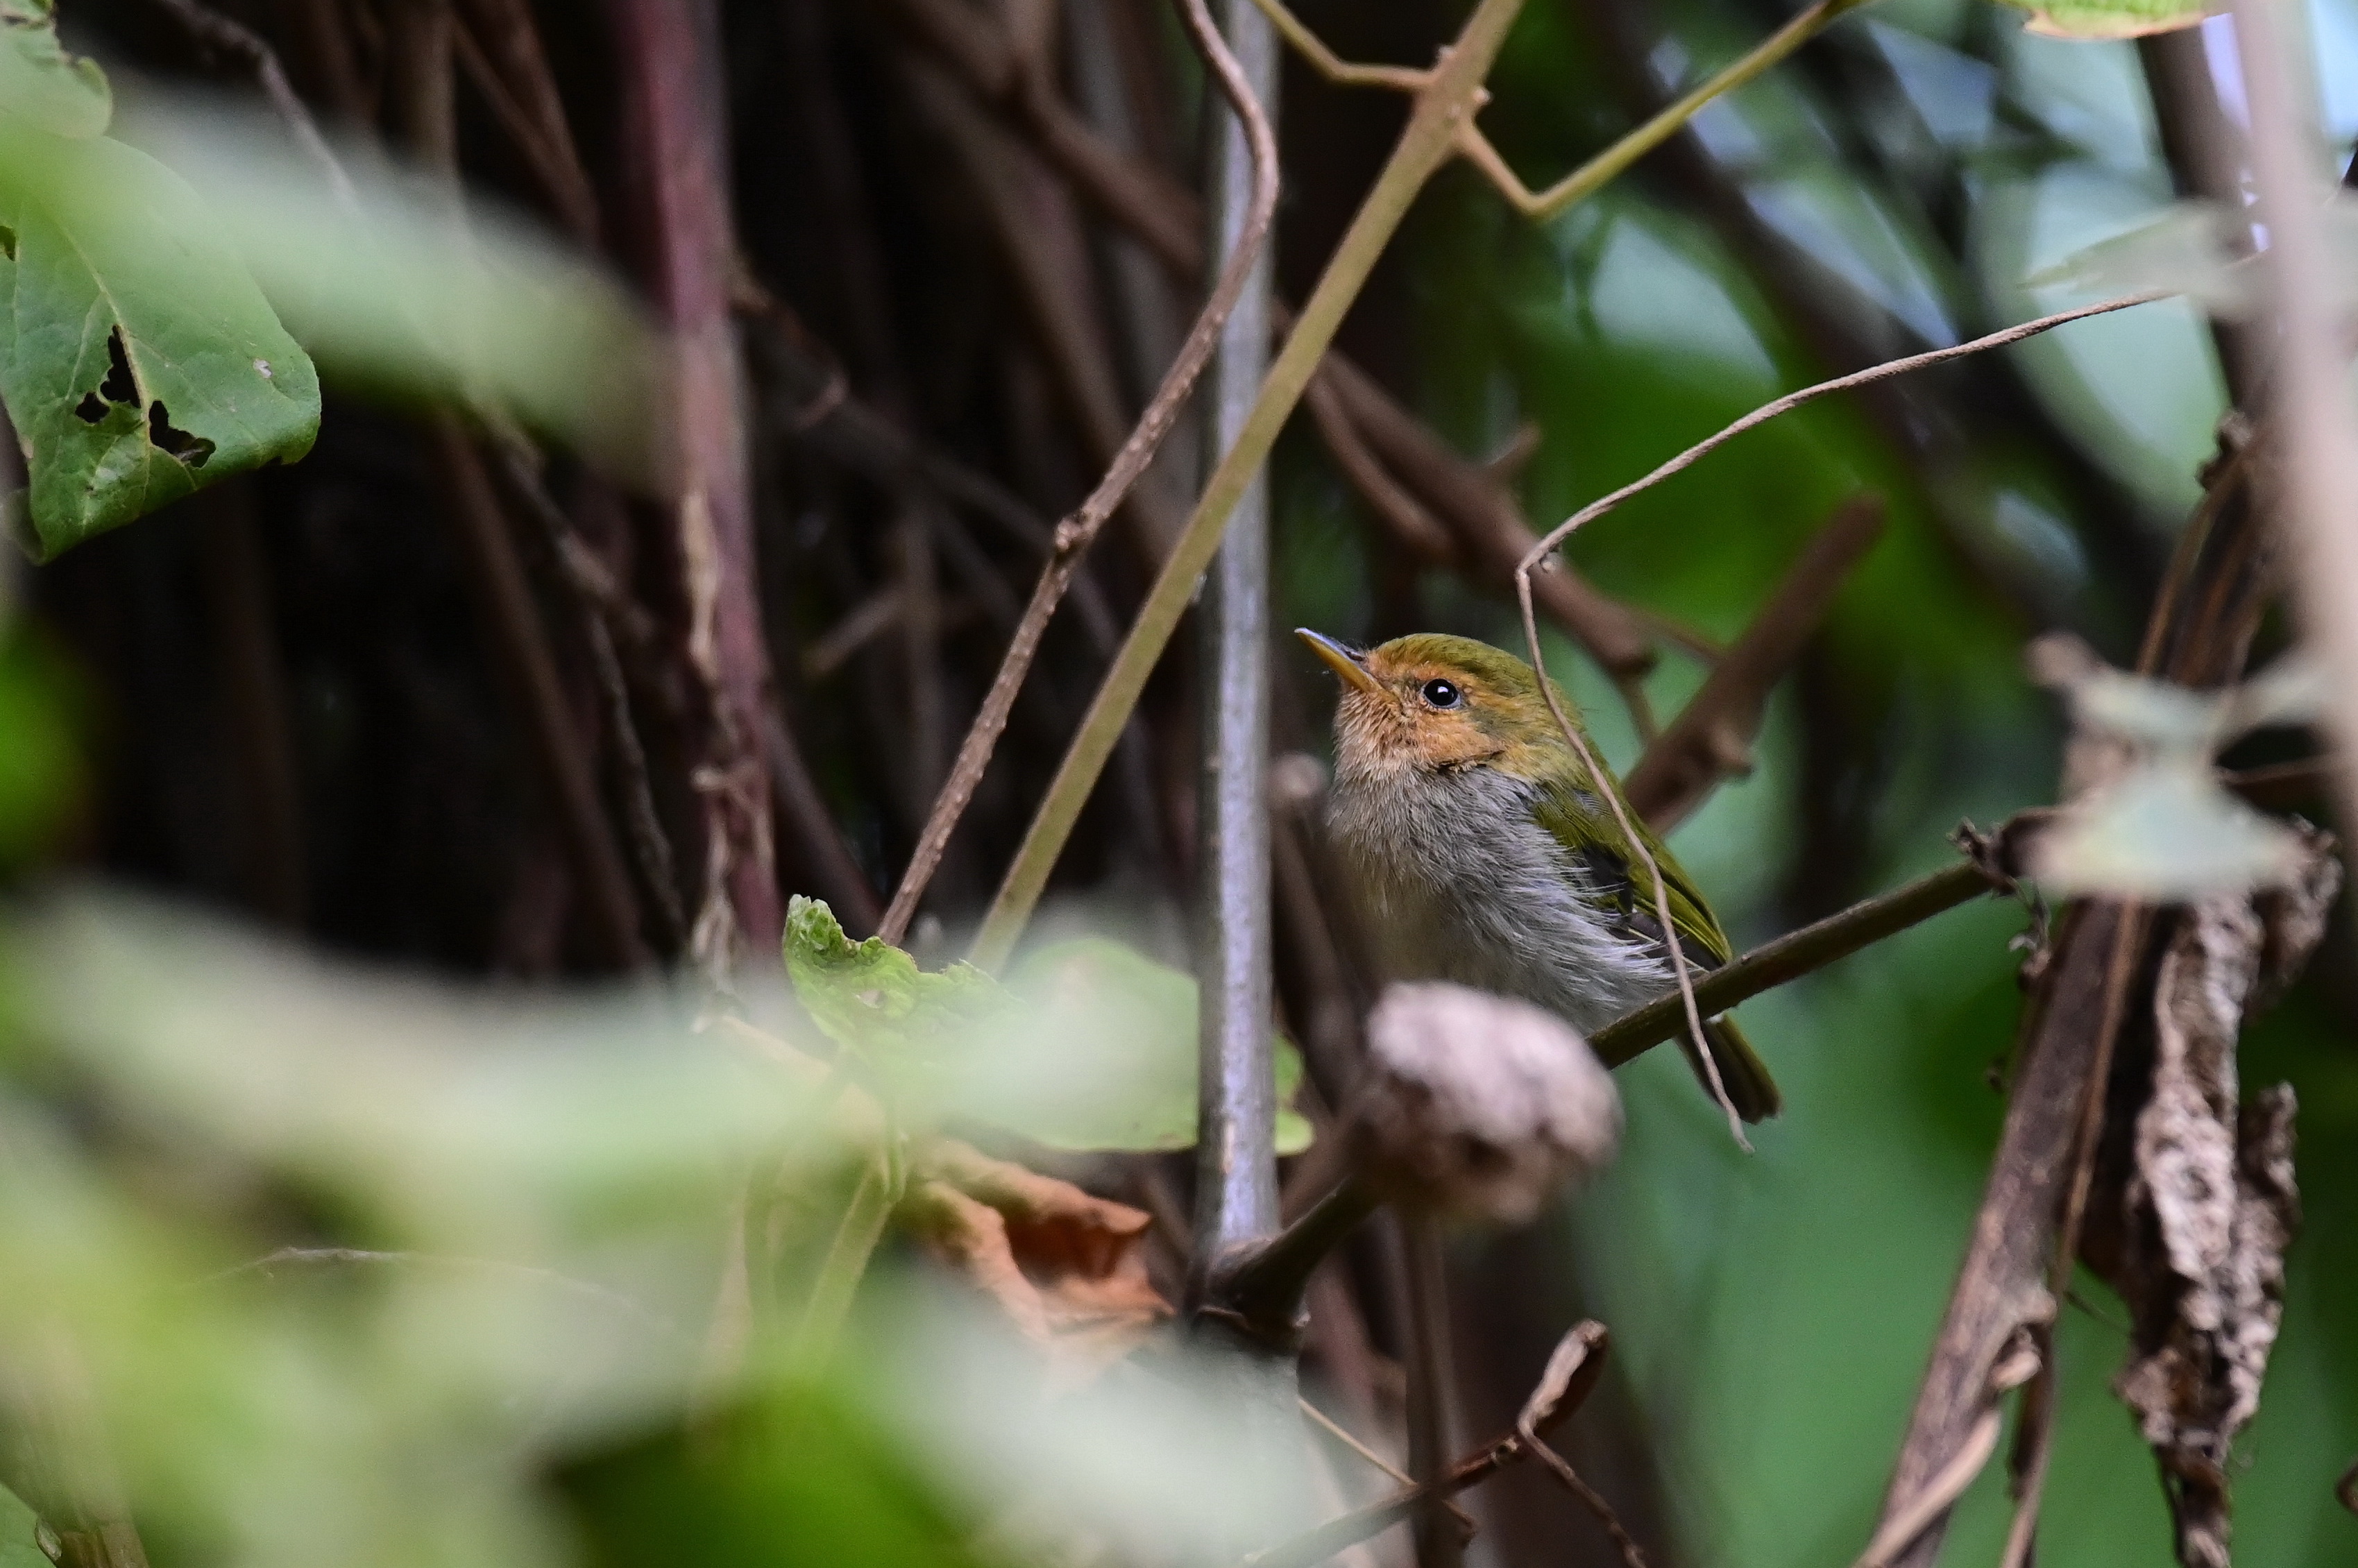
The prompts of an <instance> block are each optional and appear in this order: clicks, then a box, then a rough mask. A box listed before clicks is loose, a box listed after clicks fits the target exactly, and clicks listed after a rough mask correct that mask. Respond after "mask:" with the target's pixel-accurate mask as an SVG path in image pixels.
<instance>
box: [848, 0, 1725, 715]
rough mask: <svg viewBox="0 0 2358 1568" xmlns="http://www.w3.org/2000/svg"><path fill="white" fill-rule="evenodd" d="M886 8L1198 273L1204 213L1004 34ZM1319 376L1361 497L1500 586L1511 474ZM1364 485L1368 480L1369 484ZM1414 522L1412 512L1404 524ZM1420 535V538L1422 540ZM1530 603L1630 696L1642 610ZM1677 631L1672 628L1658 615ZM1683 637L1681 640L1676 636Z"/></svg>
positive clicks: (935, 9)
mask: <svg viewBox="0 0 2358 1568" xmlns="http://www.w3.org/2000/svg"><path fill="white" fill-rule="evenodd" d="M892 4H893V7H894V9H895V12H896V14H897V15H899V16H901V17H902V18H903V21H904V22H906V23H907V24H908V26H909V27H910V28H911V30H912V31H914V33H915V34H916V36H917V37H918V38H919V39H920V40H921V41H922V42H923V43H925V46H926V47H927V48H929V49H932V50H934V52H935V54H936V58H937V59H940V60H941V61H942V62H943V63H944V64H945V65H946V66H948V67H949V68H950V69H951V70H953V71H955V72H957V75H958V77H959V79H960V80H961V81H964V82H965V83H966V85H967V87H968V90H969V91H971V92H974V93H976V94H977V95H978V96H979V97H981V98H982V99H984V100H985V101H987V102H989V103H994V104H997V105H999V106H1001V108H1002V109H1003V110H1004V111H1006V112H1007V113H1009V114H1011V115H1012V116H1013V117H1014V118H1015V119H1016V120H1017V122H1018V123H1019V124H1022V126H1023V127H1024V128H1025V129H1026V130H1027V131H1029V132H1030V133H1031V135H1033V138H1034V140H1035V142H1036V144H1037V146H1038V147H1039V150H1040V152H1041V154H1042V156H1044V157H1046V158H1047V159H1048V160H1049V161H1050V162H1051V163H1053V164H1055V166H1056V168H1058V169H1059V170H1060V171H1061V172H1062V173H1063V174H1064V176H1065V178H1066V179H1067V180H1068V181H1070V182H1071V185H1072V188H1073V189H1074V191H1075V192H1076V194H1077V195H1079V196H1080V197H1081V198H1082V199H1083V200H1086V201H1087V202H1089V203H1090V204H1091V205H1093V206H1095V207H1096V208H1097V209H1098V211H1100V212H1101V213H1103V214H1104V215H1105V216H1106V217H1107V218H1108V219H1109V220H1110V221H1112V222H1115V223H1117V224H1119V225H1120V226H1121V227H1122V228H1124V229H1126V230H1128V231H1129V232H1130V233H1131V235H1132V236H1133V237H1135V238H1137V239H1138V240H1139V241H1141V243H1144V244H1145V245H1146V246H1147V248H1148V249H1150V250H1152V252H1153V253H1154V254H1155V255H1156V257H1157V258H1158V259H1159V260H1161V261H1162V263H1163V265H1164V266H1165V267H1167V268H1169V269H1170V271H1171V273H1172V276H1173V277H1174V279H1175V280H1176V281H1178V282H1179V283H1181V284H1182V285H1184V286H1187V287H1195V286H1196V285H1198V284H1199V283H1200V282H1201V280H1202V277H1203V273H1204V253H1203V245H1202V243H1201V241H1200V240H1199V238H1198V237H1197V236H1198V234H1199V233H1200V232H1201V229H1202V218H1201V213H1200V211H1199V207H1198V203H1197V202H1196V200H1195V193H1194V192H1192V191H1190V190H1189V189H1186V188H1185V187H1184V186H1183V185H1180V184H1179V183H1177V182H1176V181H1174V180H1173V179H1172V178H1169V177H1168V176H1167V175H1165V174H1163V171H1162V170H1161V169H1159V168H1155V167H1154V166H1153V165H1152V164H1150V163H1147V162H1145V161H1144V160H1142V159H1139V158H1135V157H1130V156H1129V155H1128V154H1126V153H1124V152H1123V151H1121V150H1120V148H1118V147H1115V146H1112V145H1110V144H1109V143H1108V142H1107V141H1106V140H1105V139H1104V138H1103V137H1102V136H1100V135H1098V132H1097V131H1096V130H1095V129H1094V128H1093V127H1092V126H1090V125H1089V124H1087V122H1086V121H1084V120H1082V119H1081V118H1080V117H1079V116H1078V115H1076V114H1074V113H1073V112H1072V110H1071V109H1070V108H1069V107H1068V106H1067V105H1066V104H1065V103H1064V101H1063V100H1062V99H1061V98H1060V97H1058V96H1057V95H1056V94H1055V92H1053V91H1052V90H1051V84H1048V83H1045V82H1042V81H1032V80H1030V79H1027V83H1028V84H1027V85H1025V86H1023V88H1022V91H1018V90H1017V83H1016V79H1015V70H1016V68H1015V64H1014V60H1013V58H1012V52H1011V46H1010V45H1009V44H1008V43H1007V42H1006V40H1005V39H1004V38H1003V37H1002V36H1001V34H1000V33H999V32H998V31H997V30H996V29H995V28H994V27H992V25H991V24H990V22H989V21H987V20H985V19H984V14H983V13H982V12H979V11H977V10H974V9H972V8H971V7H968V6H964V5H957V4H954V3H951V0H892ZM1272 321H1273V323H1274V325H1275V327H1276V329H1277V330H1279V331H1281V332H1290V331H1292V330H1293V326H1294V316H1293V312H1292V311H1291V310H1289V309H1288V308H1286V306H1285V304H1284V302H1283V301H1282V300H1280V301H1278V302H1277V304H1276V308H1275V311H1274V313H1273V316H1272ZM1319 380H1320V381H1322V382H1326V383H1329V384H1331V385H1332V387H1333V390H1334V391H1335V393H1336V399H1335V402H1334V404H1333V409H1334V410H1335V411H1336V412H1339V413H1340V415H1341V416H1342V419H1343V421H1344V422H1347V424H1348V425H1350V426H1352V427H1355V429H1354V430H1353V432H1352V434H1351V435H1350V436H1347V437H1345V438H1344V440H1345V441H1347V442H1350V443H1352V445H1353V446H1354V447H1356V448H1357V450H1354V449H1347V448H1346V447H1345V446H1343V445H1335V446H1334V450H1335V454H1336V461H1337V463H1339V464H1340V465H1342V466H1343V468H1344V470H1345V472H1346V474H1347V476H1348V477H1350V478H1351V479H1352V481H1353V482H1354V483H1355V484H1358V485H1359V486H1360V488H1361V492H1362V493H1363V494H1366V495H1368V502H1369V504H1370V505H1372V506H1374V507H1376V508H1377V509H1378V511H1379V515H1382V516H1383V517H1384V518H1385V520H1386V521H1388V522H1391V523H1394V524H1400V523H1401V522H1402V521H1403V518H1404V515H1405V514H1402V513H1401V512H1400V511H1398V510H1397V505H1396V503H1397V502H1398V501H1401V500H1411V499H1412V498H1413V499H1415V500H1421V501H1422V503H1423V505H1424V506H1425V507H1428V508H1430V509H1432V511H1433V513H1434V514H1436V516H1437V517H1438V518H1439V519H1440V520H1441V521H1442V522H1444V524H1445V525H1446V526H1447V527H1448V528H1449V529H1450V531H1451V532H1452V533H1453V534H1455V535H1457V536H1459V537H1460V538H1462V539H1464V540H1466V541H1467V546H1466V557H1467V562H1468V565H1469V576H1471V575H1472V573H1473V572H1477V571H1478V572H1481V573H1483V574H1485V575H1487V579H1488V580H1487V584H1480V579H1475V580H1476V581H1477V584H1480V585H1482V586H1487V587H1488V588H1489V589H1491V590H1492V591H1496V592H1498V593H1501V594H1504V593H1506V592H1507V591H1508V590H1509V586H1510V582H1511V573H1512V568H1513V565H1514V563H1515V562H1516V561H1518V560H1520V559H1521V558H1522V557H1523V555H1524V553H1525V552H1526V551H1528V550H1529V549H1530V547H1531V538H1532V533H1531V525H1530V524H1529V523H1528V522H1527V521H1525V519H1524V517H1523V514H1522V509H1521V507H1520V504H1519V503H1517V502H1516V500H1515V497H1514V494H1513V492H1512V490H1511V489H1510V487H1509V482H1508V481H1509V476H1508V475H1505V474H1499V473H1493V472H1489V471H1487V470H1486V468H1485V467H1484V465H1480V464H1476V463H1471V462H1468V461H1467V460H1465V459H1464V458H1461V457H1459V456H1458V455H1457V453H1456V452H1455V451H1453V450H1452V449H1450V447H1449V445H1448V443H1446V442H1444V441H1443V440H1442V439H1441V438H1439V437H1438V436H1436V435H1434V434H1433V431H1432V429H1431V428H1430V427H1427V426H1426V425H1424V424H1423V422H1422V421H1421V420H1419V419H1418V418H1417V417H1416V416H1414V415H1413V414H1412V413H1410V412H1409V411H1408V410H1407V409H1405V408H1403V407H1401V405H1400V404H1399V403H1398V402H1397V401H1395V400H1394V399H1393V398H1392V396H1391V395H1390V394H1389V393H1387V392H1386V391H1384V389H1383V388H1382V386H1381V385H1380V384H1379V383H1378V382H1377V381H1376V380H1375V379H1374V378H1373V377H1372V376H1370V375H1368V373H1366V372H1365V371H1363V370H1361V369H1359V368H1358V367H1357V365H1356V364H1354V363H1353V362H1351V360H1350V359H1349V357H1348V356H1347V355H1345V354H1343V353H1342V352H1340V351H1336V350H1335V349H1333V348H1332V347H1331V345H1330V347H1329V349H1328V351H1327V353H1326V356H1325V360H1324V361H1323V362H1321V365H1320V368H1319ZM1305 400H1306V401H1309V402H1310V404H1311V412H1312V415H1313V416H1314V417H1316V418H1318V419H1319V421H1320V428H1321V433H1322V435H1325V434H1327V433H1328V431H1329V430H1330V428H1332V427H1330V426H1329V424H1328V421H1327V419H1326V418H1325V416H1323V415H1321V413H1320V410H1319V406H1318V403H1319V398H1318V394H1317V392H1316V390H1315V389H1313V390H1312V391H1311V392H1310V393H1308V394H1306V395H1305ZM1360 451H1372V452H1379V453H1380V454H1381V460H1382V462H1383V463H1385V464H1388V465H1389V466H1390V469H1391V470H1393V471H1394V472H1395V473H1397V475H1398V476H1399V480H1400V483H1399V484H1397V485H1395V484H1393V483H1392V482H1391V480H1390V476H1389V475H1383V474H1381V473H1380V470H1379V471H1378V472H1377V473H1375V474H1369V473H1368V470H1365V469H1363V468H1360V467H1358V466H1357V463H1356V460H1357V455H1358V453H1359V452H1360ZM1371 484H1372V486H1373V488H1370V485H1371ZM1411 525H1412V524H1411ZM1427 542H1428V543H1429V542H1430V541H1429V540H1428V541H1427ZM1541 604H1542V607H1543V608H1544V609H1545V610H1546V611H1547V612H1548V613H1549V614H1550V615H1551V616H1552V617H1554V618H1555V620H1556V621H1557V622H1559V623H1560V624H1561V625H1563V629H1564V630H1565V631H1566V632H1568V633H1571V634H1572V636H1573V637H1574V639H1576V640H1577V641H1578V642H1579V643H1581V645H1582V646H1583V647H1585V648H1586V649H1587V650H1588V651H1589V653H1590V654H1593V655H1594V656H1595V658H1596V660H1597V662H1598V663H1599V664H1601V665H1605V667H1606V669H1608V670H1611V671H1613V672H1615V675H1616V677H1617V680H1618V681H1619V682H1620V683H1621V684H1622V687H1623V691H1624V695H1625V697H1626V696H1631V695H1633V694H1634V691H1635V688H1634V687H1633V686H1632V685H1631V683H1632V682H1633V681H1634V678H1635V676H1638V675H1641V674H1643V673H1644V672H1645V671H1646V670H1647V669H1649V668H1650V667H1651V666H1652V663H1653V657H1654V654H1653V648H1652V645H1651V642H1650V625H1651V624H1652V622H1650V621H1649V618H1648V617H1647V616H1645V615H1644V614H1643V613H1642V612H1640V611H1634V610H1632V609H1630V608H1629V607H1628V606H1626V605H1622V604H1619V603H1617V602H1616V601H1615V600H1610V599H1608V598H1606V596H1605V595H1603V594H1602V593H1599V592H1598V591H1597V590H1596V589H1595V588H1593V587H1591V586H1590V585H1589V584H1588V583H1587V582H1586V581H1585V580H1584V579H1581V578H1580V577H1579V576H1578V575H1577V574H1575V573H1572V572H1569V571H1567V572H1565V573H1563V574H1561V580H1552V581H1550V582H1549V583H1548V584H1547V585H1546V586H1545V587H1544V588H1543V589H1542V590H1541ZM1664 629H1665V630H1666V631H1671V632H1672V633H1675V629H1671V628H1664ZM1680 640H1681V641H1687V640H1688V639H1685V638H1683V637H1682V638H1680Z"/></svg>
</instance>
